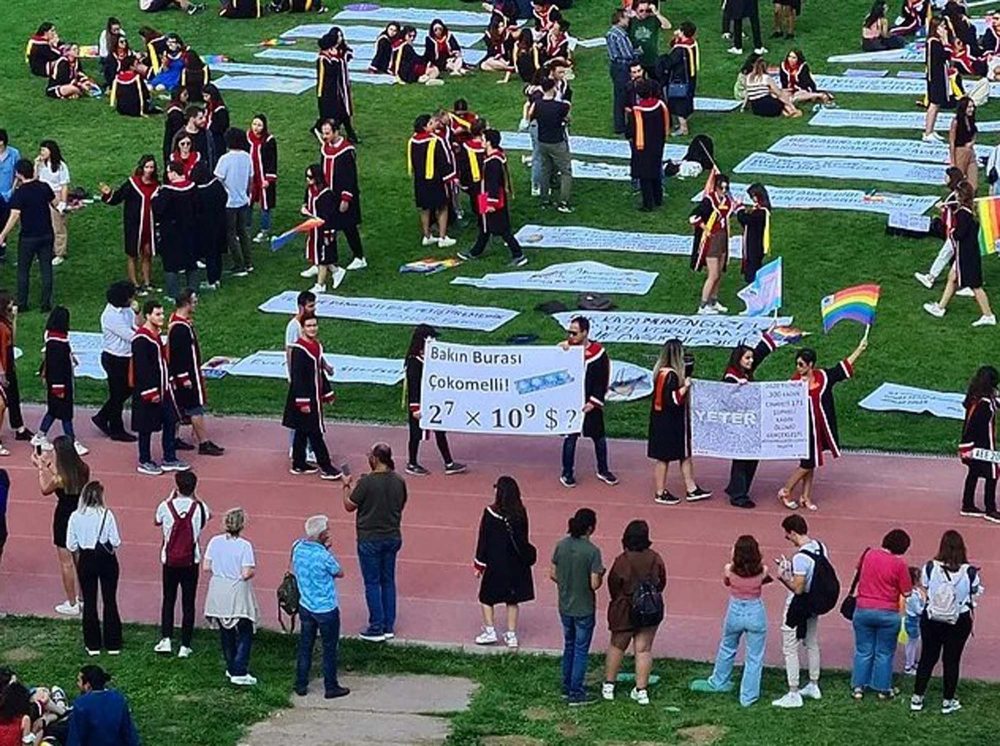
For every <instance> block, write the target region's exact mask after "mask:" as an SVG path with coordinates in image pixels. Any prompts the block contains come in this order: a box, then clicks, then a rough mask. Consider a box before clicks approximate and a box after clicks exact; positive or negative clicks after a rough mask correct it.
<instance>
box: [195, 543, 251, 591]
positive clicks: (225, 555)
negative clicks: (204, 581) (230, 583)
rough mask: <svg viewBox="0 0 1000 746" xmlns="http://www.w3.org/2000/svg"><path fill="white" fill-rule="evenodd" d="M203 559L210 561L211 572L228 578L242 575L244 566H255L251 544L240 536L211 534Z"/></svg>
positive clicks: (232, 578) (238, 577) (233, 578)
mask: <svg viewBox="0 0 1000 746" xmlns="http://www.w3.org/2000/svg"><path fill="white" fill-rule="evenodd" d="M205 559H207V560H208V561H209V562H211V563H212V574H213V575H219V576H220V577H223V578H228V579H229V580H239V579H240V578H242V577H243V568H244V567H255V566H256V564H257V563H256V562H255V561H254V558H253V545H252V544H251V543H250V542H249V541H247V540H246V539H244V538H243V537H241V536H238V537H235V538H233V537H231V536H229V534H218V535H217V536H213V537H212V540H211V541H210V542H208V546H207V547H206V548H205Z"/></svg>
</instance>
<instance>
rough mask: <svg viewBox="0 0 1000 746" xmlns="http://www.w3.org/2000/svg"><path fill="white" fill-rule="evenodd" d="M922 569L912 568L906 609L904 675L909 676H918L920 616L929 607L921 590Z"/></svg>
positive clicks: (904, 621) (904, 619)
mask: <svg viewBox="0 0 1000 746" xmlns="http://www.w3.org/2000/svg"><path fill="white" fill-rule="evenodd" d="M919 581H920V568H919V567H910V582H911V583H912V584H913V590H911V591H910V593H909V594H908V595H907V596H906V603H905V605H904V609H905V611H906V616H905V617H904V618H903V627H904V629H905V630H906V649H905V652H906V659H905V665H904V667H903V673H905V674H906V675H907V676H916V675H917V650H918V649H919V647H920V616H921V615H922V614H923V613H924V607H925V606H926V605H927V601H926V599H924V594H923V593H922V592H921V588H920V582H919Z"/></svg>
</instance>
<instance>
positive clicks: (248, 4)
mask: <svg viewBox="0 0 1000 746" xmlns="http://www.w3.org/2000/svg"><path fill="white" fill-rule="evenodd" d="M262 5H263V3H262V2H261V0H225V5H223V6H222V10H220V11H219V15H220V16H222V17H223V18H260V15H261V6H262Z"/></svg>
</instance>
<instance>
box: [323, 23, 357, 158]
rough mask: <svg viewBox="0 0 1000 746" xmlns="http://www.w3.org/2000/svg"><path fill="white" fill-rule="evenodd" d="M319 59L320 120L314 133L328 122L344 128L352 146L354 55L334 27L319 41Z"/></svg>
mask: <svg viewBox="0 0 1000 746" xmlns="http://www.w3.org/2000/svg"><path fill="white" fill-rule="evenodd" d="M318 44H319V55H318V56H317V57H316V102H317V104H318V106H319V117H318V118H317V120H316V124H315V125H313V131H314V132H316V133H317V134H318V133H319V128H320V126H321V125H322V124H323V122H324V121H326V120H327V119H329V120H330V121H332V122H335V123H336V124H339V125H343V127H344V131H345V132H346V133H347V136H348V138H350V140H351V141H352V142H357V141H358V135H357V133H356V132H355V131H354V122H353V117H354V96H353V94H352V93H351V76H350V73H349V72H348V69H347V68H348V65H349V64H350V62H351V60H352V59H353V58H354V52H353V51H352V50H351V48H350V47H349V46H347V40H346V39H345V38H344V32H343V31H341V30H340V29H339V28H338V27H337V26H334V27H333V28H332V29H330V30H329V31H328V32H327V33H326V34H324V35H323V37H322V38H320V40H319V42H318Z"/></svg>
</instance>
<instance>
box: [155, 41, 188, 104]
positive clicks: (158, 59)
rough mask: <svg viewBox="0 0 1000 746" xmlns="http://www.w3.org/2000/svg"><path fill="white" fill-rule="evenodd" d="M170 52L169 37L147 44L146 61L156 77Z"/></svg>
mask: <svg viewBox="0 0 1000 746" xmlns="http://www.w3.org/2000/svg"><path fill="white" fill-rule="evenodd" d="M168 52H169V50H168V48H167V37H165V36H157V37H156V38H154V39H150V40H149V41H148V42H146V60H147V61H148V62H149V67H150V68H151V69H152V71H153V75H154V76H155V75H159V74H160V71H161V70H162V69H163V66H164V63H165V61H166V60H165V58H166V56H167V54H168ZM200 100H201V99H199V101H200Z"/></svg>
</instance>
